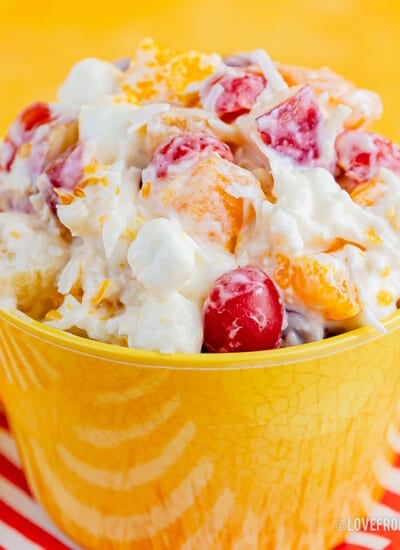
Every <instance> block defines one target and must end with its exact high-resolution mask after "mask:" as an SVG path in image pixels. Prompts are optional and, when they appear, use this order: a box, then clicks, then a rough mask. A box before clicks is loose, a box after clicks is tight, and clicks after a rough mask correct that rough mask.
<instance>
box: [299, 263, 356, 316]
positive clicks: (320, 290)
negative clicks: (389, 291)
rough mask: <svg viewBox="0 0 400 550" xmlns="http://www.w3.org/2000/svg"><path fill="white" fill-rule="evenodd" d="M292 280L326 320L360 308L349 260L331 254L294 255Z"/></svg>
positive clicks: (304, 297) (345, 314) (349, 313)
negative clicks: (348, 263) (348, 264)
mask: <svg viewBox="0 0 400 550" xmlns="http://www.w3.org/2000/svg"><path fill="white" fill-rule="evenodd" d="M291 283H292V288H293V291H294V293H295V294H296V296H297V297H298V298H300V300H301V301H302V302H303V303H304V305H306V306H307V307H309V308H311V309H314V310H317V311H320V312H321V313H322V315H323V316H324V317H325V319H327V320H332V321H342V320H344V319H349V318H350V317H353V316H354V315H357V313H359V311H360V309H361V307H360V303H359V299H358V293H357V289H356V287H355V285H354V282H353V281H352V280H351V276H350V272H349V269H348V267H347V265H346V263H345V262H344V261H342V260H339V259H338V258H335V257H334V256H331V255H329V254H324V253H321V254H316V255H314V256H300V257H298V258H295V259H294V260H293V262H292V266H291Z"/></svg>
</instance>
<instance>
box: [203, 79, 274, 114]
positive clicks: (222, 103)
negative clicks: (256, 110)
mask: <svg viewBox="0 0 400 550" xmlns="http://www.w3.org/2000/svg"><path fill="white" fill-rule="evenodd" d="M266 85H267V80H266V78H265V77H264V75H263V74H261V73H259V72H256V71H254V70H250V69H249V70H247V71H240V72H238V74H237V75H231V74H227V75H223V76H221V77H219V78H218V79H217V80H215V81H214V82H213V83H212V85H211V87H210V88H209V90H208V95H212V94H213V92H214V90H215V88H216V86H218V87H219V95H218V97H217V100H216V102H215V112H216V113H217V115H218V116H219V117H220V118H221V119H222V120H223V121H224V122H227V123H230V122H233V121H235V120H236V119H237V118H238V117H239V116H240V115H244V114H246V113H248V112H249V111H250V110H251V108H252V107H253V105H254V104H255V102H256V100H257V98H258V96H259V95H260V94H261V92H262V91H263V90H264V89H265V87H266Z"/></svg>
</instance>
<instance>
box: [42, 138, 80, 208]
mask: <svg viewBox="0 0 400 550" xmlns="http://www.w3.org/2000/svg"><path fill="white" fill-rule="evenodd" d="M44 173H45V174H46V176H47V178H48V181H49V184H50V186H49V188H48V190H47V192H46V194H45V195H46V196H45V199H46V202H47V203H48V204H49V206H50V208H51V209H52V210H53V211H54V212H55V211H56V206H57V204H58V203H59V200H58V197H57V194H56V193H55V192H54V188H56V189H59V188H62V189H65V190H67V191H72V190H73V189H75V187H76V186H77V185H78V183H79V182H80V180H81V179H82V177H83V146H82V144H80V143H78V144H76V145H72V147H69V148H68V149H67V150H66V151H64V152H63V153H61V154H60V155H58V156H57V157H56V158H55V159H54V160H52V161H51V162H50V163H48V164H47V166H46V168H45V170H44Z"/></svg>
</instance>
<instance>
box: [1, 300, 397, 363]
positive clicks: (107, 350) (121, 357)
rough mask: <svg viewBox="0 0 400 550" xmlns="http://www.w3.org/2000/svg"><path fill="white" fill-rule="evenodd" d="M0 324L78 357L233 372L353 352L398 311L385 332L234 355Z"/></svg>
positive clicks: (11, 314) (23, 318) (15, 320)
mask: <svg viewBox="0 0 400 550" xmlns="http://www.w3.org/2000/svg"><path fill="white" fill-rule="evenodd" d="M0 321H3V322H5V323H6V324H8V325H11V326H13V327H14V328H16V329H18V330H19V331H21V332H24V333H26V334H29V335H30V336H32V337H34V338H36V339H38V340H41V341H44V342H48V343H51V344H53V345H55V346H56V347H59V348H63V349H65V350H67V351H69V352H75V353H77V354H79V355H87V356H90V357H98V358H102V359H108V360H111V361H113V362H114V363H123V364H130V365H132V366H140V367H149V368H165V369H170V370H237V369H245V368H266V367H276V366H280V365H287V364H291V363H303V362H305V361H310V360H313V359H321V358H323V357H326V356H328V355H332V354H335V353H340V352H342V351H345V350H349V349H353V348H357V347H359V346H361V345H363V344H365V343H367V342H370V341H372V340H377V339H379V338H382V337H384V336H385V334H388V333H392V332H394V331H396V330H398V329H400V310H397V311H395V312H394V313H393V314H392V315H390V316H389V317H388V318H387V319H386V320H384V321H383V322H382V326H383V327H384V329H385V332H383V331H381V330H378V329H377V328H375V327H373V326H371V325H367V326H363V327H360V328H358V329H355V330H351V331H348V332H345V333H343V334H339V335H338V336H332V337H330V338H326V339H324V340H320V341H318V342H311V343H308V344H301V345H298V346H292V347H286V348H279V349H273V350H264V351H251V352H237V353H195V354H194V353H172V354H166V353H161V352H158V351H148V350H141V349H133V348H128V347H123V346H118V345H115V344H108V343H104V342H99V341H97V340H92V339H90V338H84V337H81V336H76V335H74V334H71V333H69V332H66V331H63V330H59V329H55V328H52V327H49V326H47V325H45V324H44V323H42V322H40V321H35V320H34V319H32V318H30V317H28V316H27V315H25V314H24V313H22V312H20V311H16V310H2V309H0Z"/></svg>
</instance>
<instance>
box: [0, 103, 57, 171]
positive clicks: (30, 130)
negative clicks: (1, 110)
mask: <svg viewBox="0 0 400 550" xmlns="http://www.w3.org/2000/svg"><path fill="white" fill-rule="evenodd" d="M53 118H54V117H53V115H52V113H51V110H50V106H49V105H48V104H47V103H42V102H37V103H32V105H29V107H26V109H24V110H23V111H22V112H21V113H20V114H19V116H18V117H17V119H16V121H15V122H14V123H13V124H12V125H11V127H10V129H9V131H8V134H7V136H6V138H5V140H4V143H3V145H2V147H1V151H0V168H1V169H2V170H5V171H7V172H9V171H10V169H11V166H12V164H13V162H14V159H15V155H16V153H17V151H18V149H19V147H21V146H22V145H24V144H25V143H28V142H29V141H30V140H31V138H32V137H33V134H34V131H35V130H36V129H37V128H38V127H39V126H43V125H44V124H48V123H49V122H51V121H52V120H53Z"/></svg>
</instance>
